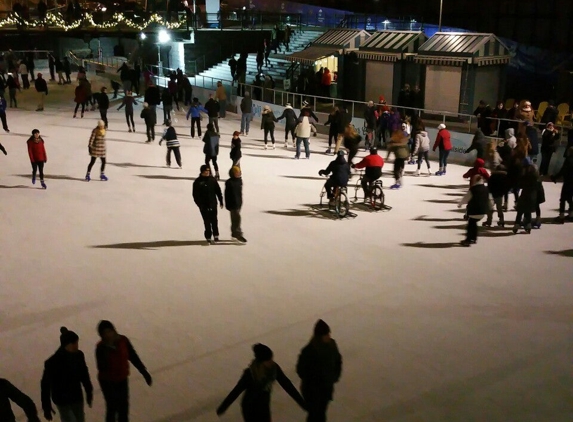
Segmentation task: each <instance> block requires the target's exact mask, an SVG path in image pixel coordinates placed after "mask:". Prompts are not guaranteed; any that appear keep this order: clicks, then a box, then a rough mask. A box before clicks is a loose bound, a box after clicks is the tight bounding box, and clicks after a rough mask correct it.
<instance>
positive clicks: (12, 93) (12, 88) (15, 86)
mask: <svg viewBox="0 0 573 422" xmlns="http://www.w3.org/2000/svg"><path fill="white" fill-rule="evenodd" d="M6 88H8V96H9V98H10V107H14V108H18V100H17V98H16V91H20V92H22V90H21V89H20V84H19V83H18V79H16V78H14V76H13V75H12V74H11V73H8V79H6Z"/></svg>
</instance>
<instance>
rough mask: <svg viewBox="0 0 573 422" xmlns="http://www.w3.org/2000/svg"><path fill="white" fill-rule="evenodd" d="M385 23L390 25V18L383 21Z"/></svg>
mask: <svg viewBox="0 0 573 422" xmlns="http://www.w3.org/2000/svg"><path fill="white" fill-rule="evenodd" d="M382 23H383V24H384V25H388V24H389V23H390V21H389V20H388V19H386V20H385V21H384V22H382Z"/></svg>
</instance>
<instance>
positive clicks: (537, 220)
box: [532, 218, 541, 229]
mask: <svg viewBox="0 0 573 422" xmlns="http://www.w3.org/2000/svg"><path fill="white" fill-rule="evenodd" d="M532 227H533V228H534V229H540V228H541V220H540V219H539V218H536V219H535V222H534V223H533V225H532Z"/></svg>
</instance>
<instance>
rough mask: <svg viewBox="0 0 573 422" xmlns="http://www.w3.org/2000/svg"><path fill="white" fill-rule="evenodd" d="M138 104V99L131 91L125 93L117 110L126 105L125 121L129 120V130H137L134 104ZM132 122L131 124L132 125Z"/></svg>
mask: <svg viewBox="0 0 573 422" xmlns="http://www.w3.org/2000/svg"><path fill="white" fill-rule="evenodd" d="M134 104H135V105H137V101H136V100H135V98H133V95H132V93H131V91H127V92H126V93H125V97H123V101H122V102H121V105H120V106H119V107H118V108H117V111H119V110H121V109H122V107H125V121H126V122H127V129H128V131H129V132H132V129H133V132H135V123H134V122H133V105H134ZM130 124H131V126H130Z"/></svg>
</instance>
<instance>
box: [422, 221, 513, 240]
mask: <svg viewBox="0 0 573 422" xmlns="http://www.w3.org/2000/svg"><path fill="white" fill-rule="evenodd" d="M432 228H433V229H438V230H466V224H456V225H455V226H433V227H432ZM478 236H479V237H510V236H515V235H514V234H513V232H512V231H511V230H509V228H507V227H505V228H503V227H481V226H480V227H479V229H478Z"/></svg>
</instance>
